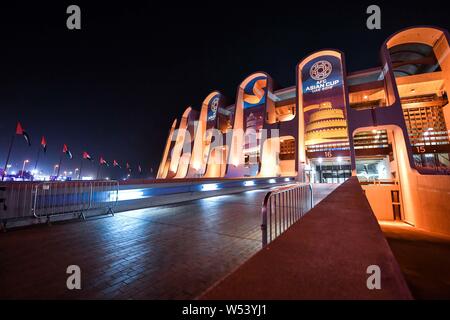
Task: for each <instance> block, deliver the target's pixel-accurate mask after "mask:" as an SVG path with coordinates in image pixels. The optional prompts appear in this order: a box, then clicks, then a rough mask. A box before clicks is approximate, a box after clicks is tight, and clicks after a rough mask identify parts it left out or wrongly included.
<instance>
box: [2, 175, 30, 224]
mask: <svg viewBox="0 0 450 320" xmlns="http://www.w3.org/2000/svg"><path fill="white" fill-rule="evenodd" d="M33 187H34V183H32V182H14V181H11V182H3V183H0V202H1V204H0V219H1V221H2V222H3V223H4V222H5V221H7V220H11V219H21V218H28V217H30V216H31V215H32V214H31V204H32V190H33Z"/></svg>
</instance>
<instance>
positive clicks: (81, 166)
mask: <svg viewBox="0 0 450 320" xmlns="http://www.w3.org/2000/svg"><path fill="white" fill-rule="evenodd" d="M81 169H83V158H81V161H80V170H79V171H78V180H81Z"/></svg>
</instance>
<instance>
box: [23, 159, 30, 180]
mask: <svg viewBox="0 0 450 320" xmlns="http://www.w3.org/2000/svg"><path fill="white" fill-rule="evenodd" d="M28 162H30V160H24V161H23V166H22V180H23V172H24V171H25V165H26V164H27V163H28Z"/></svg>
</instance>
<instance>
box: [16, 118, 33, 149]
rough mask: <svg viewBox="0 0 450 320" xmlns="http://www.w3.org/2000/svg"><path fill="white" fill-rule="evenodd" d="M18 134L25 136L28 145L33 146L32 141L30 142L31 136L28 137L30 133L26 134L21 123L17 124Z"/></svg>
mask: <svg viewBox="0 0 450 320" xmlns="http://www.w3.org/2000/svg"><path fill="white" fill-rule="evenodd" d="M16 134H18V135H20V136H23V138H24V139H25V141H26V142H27V144H28V145H29V146H31V140H30V136H29V135H28V133H26V131H25V130H23V128H22V125H21V124H20V122H17V126H16Z"/></svg>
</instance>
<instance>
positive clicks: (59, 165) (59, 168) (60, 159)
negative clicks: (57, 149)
mask: <svg viewBox="0 0 450 320" xmlns="http://www.w3.org/2000/svg"><path fill="white" fill-rule="evenodd" d="M62 158H63V155H62V154H61V156H60V157H59V164H58V172H57V173H56V180H58V177H59V171H60V170H61V163H62Z"/></svg>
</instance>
